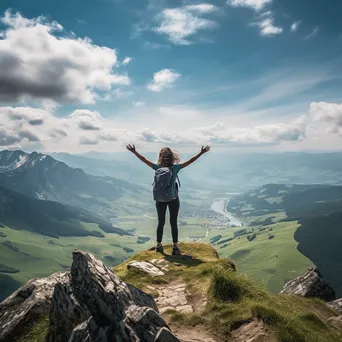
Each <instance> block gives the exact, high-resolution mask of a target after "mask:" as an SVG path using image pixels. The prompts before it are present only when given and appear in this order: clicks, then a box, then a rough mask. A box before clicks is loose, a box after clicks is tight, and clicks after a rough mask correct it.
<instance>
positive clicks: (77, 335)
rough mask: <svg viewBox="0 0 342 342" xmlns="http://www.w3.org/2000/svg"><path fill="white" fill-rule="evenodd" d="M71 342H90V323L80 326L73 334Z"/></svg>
mask: <svg viewBox="0 0 342 342" xmlns="http://www.w3.org/2000/svg"><path fill="white" fill-rule="evenodd" d="M69 342H90V336H89V330H88V322H87V321H85V322H83V323H81V324H79V325H78V326H77V327H76V328H75V329H74V330H73V331H72V333H71V336H70V339H69Z"/></svg>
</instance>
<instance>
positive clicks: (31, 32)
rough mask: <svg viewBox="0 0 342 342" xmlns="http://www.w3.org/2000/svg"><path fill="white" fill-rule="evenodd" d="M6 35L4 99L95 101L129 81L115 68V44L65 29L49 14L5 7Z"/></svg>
mask: <svg viewBox="0 0 342 342" xmlns="http://www.w3.org/2000/svg"><path fill="white" fill-rule="evenodd" d="M1 21H2V23H3V24H4V25H5V26H6V29H5V30H4V31H2V32H1V36H2V39H1V40H0V88H1V93H0V101H6V102H9V101H17V100H24V99H41V100H44V99H50V100H53V101H55V102H81V103H94V102H95V100H96V99H97V97H98V95H97V93H96V92H97V91H98V90H100V91H104V92H107V91H110V90H111V88H112V86H113V85H115V84H121V85H128V84H129V83H130V79H129V77H128V76H127V75H120V74H116V73H115V72H113V69H114V68H115V67H116V66H117V65H118V62H117V54H116V51H115V50H114V49H110V48H107V47H101V46H98V45H95V44H94V43H93V42H92V41H91V40H90V39H89V38H84V39H82V38H78V37H76V36H75V35H63V27H62V26H61V25H60V24H58V23H57V22H55V21H52V22H49V21H48V20H47V19H46V18H44V17H38V18H35V19H27V18H24V17H22V16H21V15H20V14H18V13H16V14H13V13H12V12H10V11H6V12H5V16H4V17H3V18H2V19H1Z"/></svg>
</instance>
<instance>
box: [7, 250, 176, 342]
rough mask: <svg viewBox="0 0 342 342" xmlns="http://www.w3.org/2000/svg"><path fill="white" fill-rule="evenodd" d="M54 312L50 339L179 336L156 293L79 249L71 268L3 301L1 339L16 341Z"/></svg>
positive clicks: (123, 341) (146, 340)
mask: <svg viewBox="0 0 342 342" xmlns="http://www.w3.org/2000/svg"><path fill="white" fill-rule="evenodd" d="M48 314H49V317H50V326H49V328H48V331H47V332H48V333H47V339H46V341H48V342H66V341H69V342H92V341H98V342H102V341H103V342H104V341H107V342H110V341H120V342H155V341H159V342H168V341H175V342H177V341H179V340H178V339H177V338H176V337H175V336H174V335H173V334H172V332H171V331H170V328H169V326H168V325H167V323H166V322H165V321H164V319H163V318H162V317H161V315H160V314H159V312H158V308H157V305H156V303H155V301H154V299H153V297H152V296H151V295H150V294H147V293H145V292H143V291H141V290H140V289H138V288H136V287H134V286H133V285H130V284H126V283H125V282H123V281H122V280H121V279H120V278H119V277H118V276H117V275H116V274H114V273H113V271H112V270H110V269H109V268H107V267H106V266H105V265H104V264H103V263H102V262H101V261H100V260H97V259H96V258H95V257H94V256H93V255H91V254H88V253H83V252H81V251H78V250H76V251H74V253H73V263H72V267H71V272H70V273H56V274H53V275H52V276H50V277H48V278H41V279H35V280H31V281H30V282H28V283H27V284H26V285H24V286H23V287H21V288H20V289H19V290H18V291H16V292H15V293H13V295H12V296H10V297H9V298H8V299H6V300H5V301H4V302H3V303H1V304H0V326H1V332H0V341H4V342H10V341H11V342H12V341H14V340H15V339H16V338H18V337H19V336H21V335H22V333H23V331H25V328H27V327H28V326H30V325H31V324H34V323H35V322H36V321H38V320H40V319H41V318H42V317H44V316H46V315H48Z"/></svg>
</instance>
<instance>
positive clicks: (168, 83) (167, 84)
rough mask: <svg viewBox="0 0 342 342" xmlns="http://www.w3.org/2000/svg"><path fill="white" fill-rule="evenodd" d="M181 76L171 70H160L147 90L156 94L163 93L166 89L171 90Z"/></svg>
mask: <svg viewBox="0 0 342 342" xmlns="http://www.w3.org/2000/svg"><path fill="white" fill-rule="evenodd" d="M180 76H181V74H179V73H177V72H175V71H173V70H170V69H163V70H160V71H158V72H156V73H155V74H154V75H153V80H152V82H150V83H149V84H148V85H147V88H148V89H149V90H151V91H154V92H161V91H162V90H164V89H166V88H171V87H172V86H173V83H175V82H176V80H177V79H178V78H179V77H180Z"/></svg>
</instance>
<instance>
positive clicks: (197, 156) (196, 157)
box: [182, 145, 210, 169]
mask: <svg viewBox="0 0 342 342" xmlns="http://www.w3.org/2000/svg"><path fill="white" fill-rule="evenodd" d="M209 151H210V146H208V145H207V146H202V148H201V152H200V153H198V154H196V155H195V156H193V157H192V158H190V159H189V160H187V161H186V162H184V163H182V169H184V168H185V167H187V166H189V165H190V164H192V163H193V162H194V161H196V160H197V159H198V158H199V157H200V156H201V155H203V154H204V153H206V152H209Z"/></svg>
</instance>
